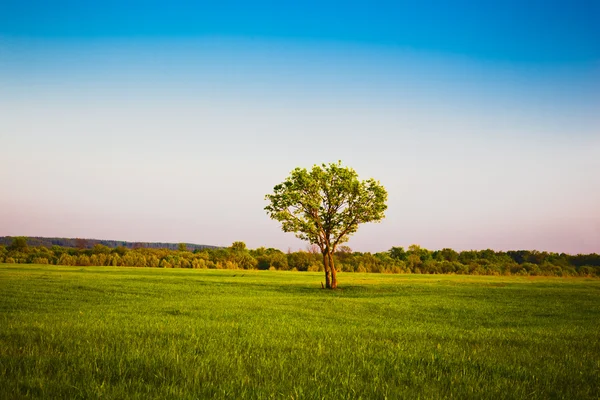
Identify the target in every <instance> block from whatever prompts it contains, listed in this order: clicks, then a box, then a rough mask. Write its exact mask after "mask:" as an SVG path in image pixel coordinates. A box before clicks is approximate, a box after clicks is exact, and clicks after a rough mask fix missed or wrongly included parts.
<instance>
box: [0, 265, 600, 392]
mask: <svg viewBox="0 0 600 400" xmlns="http://www.w3.org/2000/svg"><path fill="white" fill-rule="evenodd" d="M339 278H340V286H341V287H340V289H339V290H337V291H333V292H332V291H326V290H321V289H320V282H321V280H322V278H321V274H316V273H305V272H302V273H295V272H272V271H264V272H259V271H224V270H182V269H177V270H173V269H171V270H164V269H135V268H109V267H89V268H80V267H54V266H42V265H14V264H10V265H9V264H0V398H6V399H17V398H21V397H33V398H98V397H103V398H120V399H122V398H140V399H147V398H172V399H187V398H190V399H191V398H228V399H229V398H231V399H233V398H265V399H266V398H287V399H296V398H308V399H313V398H326V399H340V398H363V399H371V398H374V399H384V398H388V399H395V398H460V399H462V398H494V399H502V398H518V399H521V398H539V399H548V398H565V399H577V398H580V399H585V398H590V399H598V398H599V395H600V280H597V279H596V280H593V279H583V278H577V279H566V278H519V277H479V276H444V275H428V276H425V275H380V274H343V273H342V274H340V276H339Z"/></svg>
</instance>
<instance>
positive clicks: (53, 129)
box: [0, 1, 600, 253]
mask: <svg viewBox="0 0 600 400" xmlns="http://www.w3.org/2000/svg"><path fill="white" fill-rule="evenodd" d="M122 3H123V2H110V1H109V2H102V3H101V4H92V3H86V2H74V1H73V2H42V1H39V2H29V3H28V4H26V5H25V4H24V3H22V2H11V1H8V2H7V1H4V2H2V4H0V143H1V144H2V151H3V157H2V158H1V159H0V169H1V170H2V173H0V186H1V187H2V188H3V196H1V197H0V235H29V236H69V237H93V238H110V239H122V240H132V241H172V242H178V241H186V242H195V243H205V244H215V245H228V244H230V243H231V242H233V241H235V240H242V241H245V242H246V243H247V244H248V245H249V246H250V247H258V246H267V247H278V248H281V249H283V250H286V249H287V248H289V247H291V248H292V249H297V248H302V247H304V244H303V243H302V242H300V241H298V240H297V239H295V238H294V237H293V235H291V234H284V233H282V232H281V231H280V230H279V228H278V225H277V223H276V222H274V221H270V220H269V219H268V218H267V217H266V214H265V213H264V211H263V207H264V205H265V202H264V195H265V194H266V193H268V192H270V190H271V189H272V187H273V186H274V185H275V184H277V183H279V182H280V181H282V180H283V179H284V178H285V176H286V175H287V174H288V172H289V171H290V170H291V169H293V168H294V167H296V166H304V167H310V166H311V165H312V164H314V163H322V162H333V161H337V160H342V161H343V162H344V163H345V164H347V165H350V166H352V167H353V168H355V169H356V170H357V172H358V173H359V175H360V176H362V177H365V178H368V177H374V178H376V179H379V180H380V181H381V182H382V184H384V186H386V187H387V188H388V191H389V193H390V198H389V211H388V213H387V218H386V220H385V221H384V222H383V223H381V224H373V225H366V226H364V227H362V228H361V229H359V232H358V233H357V234H356V235H355V237H354V238H353V239H352V240H351V241H350V243H349V245H350V246H351V247H352V248H354V249H356V250H361V251H383V250H387V249H389V248H390V247H391V246H397V245H401V246H408V245H409V244H411V243H418V244H421V245H422V246H425V247H428V248H433V249H435V248H442V247H453V248H456V249H471V248H494V249H516V248H530V249H539V250H552V251H566V252H574V253H576V252H591V251H595V252H598V251H600V248H599V246H600V207H599V206H598V204H600V161H599V159H600V157H598V154H600V117H599V116H598V115H599V114H600V113H599V112H598V110H600V39H599V38H600V28H599V26H598V24H597V23H596V22H597V20H598V16H599V15H600V5H599V4H600V3H598V2H596V1H588V2H585V1H579V2H578V1H575V2H556V1H555V2H552V1H550V2H548V1H546V2H541V1H540V2H536V1H531V2H527V3H526V4H525V3H523V2H516V1H505V2H498V3H501V4H492V2H485V3H486V4H487V5H477V6H474V5H473V3H472V2H452V3H451V4H450V3H449V2H422V3H419V4H418V5H415V4H413V3H412V2H411V3H406V4H403V3H402V2H393V3H391V2H390V3H384V2H381V3H373V2H370V3H366V2H365V3H358V2H343V3H342V2H339V3H334V2H328V3H326V4H323V2H302V3H301V4H299V5H296V6H288V5H282V4H280V2H252V3H246V4H244V3H239V2H219V3H218V5H214V4H212V5H205V4H202V3H199V2H177V3H169V5H168V6H167V5H166V3H165V4H161V3H160V2H128V3H127V4H125V5H124V4H122ZM482 3H483V2H482Z"/></svg>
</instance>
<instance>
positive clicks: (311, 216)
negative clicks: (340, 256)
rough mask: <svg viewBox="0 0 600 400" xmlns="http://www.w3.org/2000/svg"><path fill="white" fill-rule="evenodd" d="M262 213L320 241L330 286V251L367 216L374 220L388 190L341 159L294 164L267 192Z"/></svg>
mask: <svg viewBox="0 0 600 400" xmlns="http://www.w3.org/2000/svg"><path fill="white" fill-rule="evenodd" d="M266 199H267V200H268V201H269V204H268V205H267V206H266V207H265V210H266V211H267V214H268V215H269V217H271V218H272V219H274V220H277V221H279V222H281V228H282V229H283V231H284V232H294V233H295V234H296V236H297V237H298V238H300V239H302V240H306V241H308V242H309V243H311V244H313V245H317V246H319V249H320V250H321V253H322V254H323V264H324V267H325V281H326V286H327V287H328V288H335V287H336V286H337V280H336V275H335V266H334V259H333V254H334V253H335V251H336V248H337V246H338V245H340V244H342V243H345V242H347V241H348V239H349V238H350V236H351V235H352V234H353V233H355V232H356V231H357V230H358V226H359V225H360V224H362V223H366V222H378V221H380V220H381V219H383V218H384V212H385V210H386V209H387V205H386V201H387V192H386V190H385V189H384V188H383V186H381V184H380V183H379V182H378V181H375V180H374V179H367V180H365V181H360V180H359V179H358V174H357V173H356V172H355V171H354V170H353V169H352V168H348V167H343V166H342V165H341V162H338V163H337V164H336V163H331V164H328V165H326V164H322V165H320V166H319V165H314V166H313V168H312V170H310V171H308V170H306V169H305V168H296V169H294V170H293V171H292V172H291V174H290V176H289V177H288V178H287V179H286V180H285V181H284V182H283V183H281V184H279V185H276V186H275V187H274V188H273V194H268V195H266Z"/></svg>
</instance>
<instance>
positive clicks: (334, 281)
mask: <svg viewBox="0 0 600 400" xmlns="http://www.w3.org/2000/svg"><path fill="white" fill-rule="evenodd" d="M329 269H330V270H331V288H332V289H335V288H337V275H336V272H335V265H334V263H333V253H331V252H330V253H329Z"/></svg>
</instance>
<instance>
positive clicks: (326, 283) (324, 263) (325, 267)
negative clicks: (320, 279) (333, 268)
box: [323, 251, 331, 289]
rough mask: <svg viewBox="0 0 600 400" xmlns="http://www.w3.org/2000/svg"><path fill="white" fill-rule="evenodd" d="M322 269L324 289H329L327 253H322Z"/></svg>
mask: <svg viewBox="0 0 600 400" xmlns="http://www.w3.org/2000/svg"><path fill="white" fill-rule="evenodd" d="M323 269H324V270H325V287H326V288H327V289H331V279H330V277H329V257H328V255H327V252H325V251H324V252H323Z"/></svg>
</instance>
